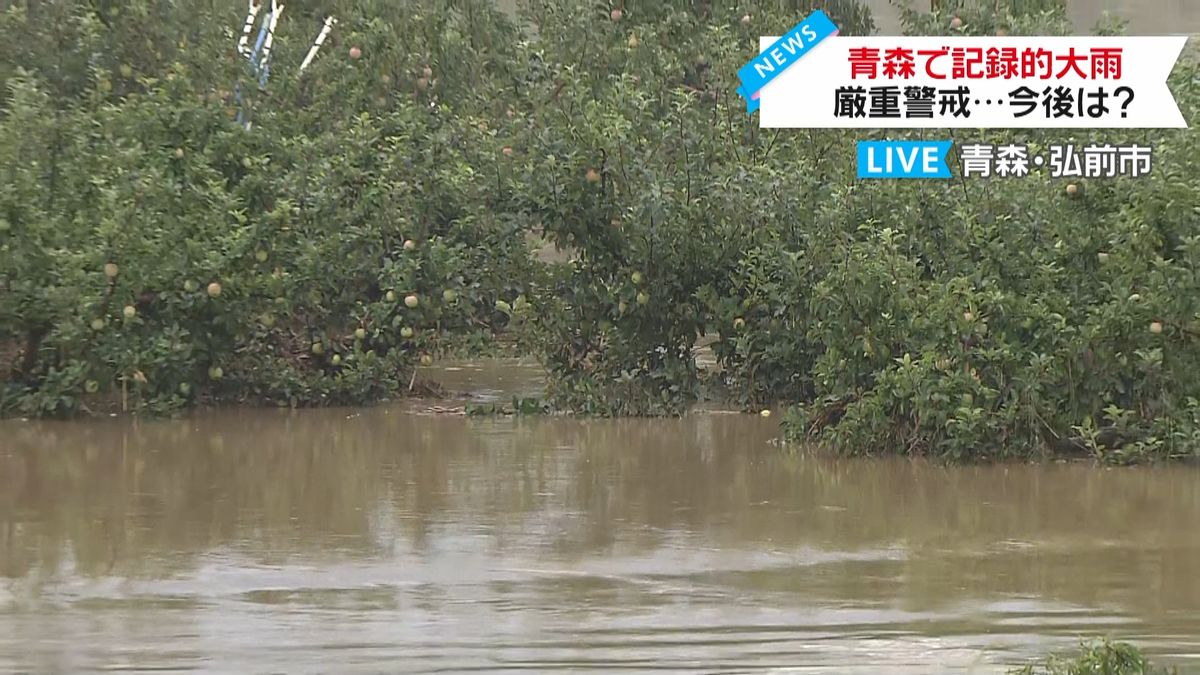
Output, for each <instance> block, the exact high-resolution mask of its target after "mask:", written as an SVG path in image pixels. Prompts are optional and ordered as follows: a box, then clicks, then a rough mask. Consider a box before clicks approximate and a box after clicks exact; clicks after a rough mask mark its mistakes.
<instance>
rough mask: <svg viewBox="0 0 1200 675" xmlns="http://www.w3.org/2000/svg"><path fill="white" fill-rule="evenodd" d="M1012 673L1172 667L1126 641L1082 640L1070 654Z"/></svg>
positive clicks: (1138, 674) (1116, 673) (1135, 674)
mask: <svg viewBox="0 0 1200 675" xmlns="http://www.w3.org/2000/svg"><path fill="white" fill-rule="evenodd" d="M1011 672H1012V674H1013V675H1171V674H1172V673H1175V672H1176V671H1175V670H1169V669H1167V668H1163V667H1159V666H1155V665H1154V664H1152V663H1151V662H1150V660H1149V659H1147V658H1146V656H1145V655H1144V654H1142V652H1141V650H1139V649H1138V648H1137V647H1134V646H1133V645H1131V644H1129V643H1126V642H1110V641H1108V640H1098V641H1094V642H1089V643H1085V644H1083V645H1082V646H1081V648H1080V649H1079V652H1078V653H1076V654H1071V655H1052V656H1050V657H1048V658H1047V659H1046V660H1045V661H1044V662H1042V663H1039V664H1031V665H1028V666H1025V667H1024V668H1021V669H1019V670H1013V671H1011Z"/></svg>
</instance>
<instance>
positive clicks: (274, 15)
mask: <svg viewBox="0 0 1200 675" xmlns="http://www.w3.org/2000/svg"><path fill="white" fill-rule="evenodd" d="M282 13H283V5H280V4H277V3H276V0H271V19H270V23H269V24H267V41H266V42H265V43H263V52H262V58H261V59H260V60H259V62H258V67H259V70H261V71H262V72H263V73H266V70H267V60H268V59H270V58H271V43H272V42H274V41H275V26H276V24H278V23H279V15H280V14H282Z"/></svg>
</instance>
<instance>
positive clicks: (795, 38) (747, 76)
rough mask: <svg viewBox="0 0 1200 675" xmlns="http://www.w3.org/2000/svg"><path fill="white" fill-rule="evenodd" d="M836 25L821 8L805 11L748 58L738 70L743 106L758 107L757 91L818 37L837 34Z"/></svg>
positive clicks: (792, 61)
mask: <svg viewBox="0 0 1200 675" xmlns="http://www.w3.org/2000/svg"><path fill="white" fill-rule="evenodd" d="M837 32H838V27H837V26H836V25H834V23H833V21H832V20H831V19H830V18H829V17H828V16H827V15H826V14H825V12H822V11H821V10H819V9H818V10H817V11H815V12H813V13H812V14H809V15H808V18H807V19H805V20H803V21H801V22H800V23H799V24H797V25H796V27H795V28H793V29H791V30H790V31H788V32H787V33H784V35H783V37H781V38H779V39H778V40H776V41H775V42H774V43H773V44H772V45H771V46H770V47H767V48H766V49H765V50H764V51H763V52H762V53H761V54H759V55H758V56H756V57H754V58H753V59H751V60H750V62H749V63H747V64H746V65H744V66H742V68H741V70H739V71H738V79H739V80H741V81H742V86H740V87H738V90H737V93H738V95H739V96H741V97H742V98H744V99H746V110H747V112H749V113H753V112H754V111H755V110H758V106H759V99H758V96H759V92H760V90H761V89H762V88H763V87H765V86H767V85H768V84H770V83H771V80H773V79H775V78H776V77H778V76H779V75H780V74H782V73H783V71H784V70H787V67H788V66H790V65H792V64H793V63H795V62H796V61H798V60H800V57H802V56H804V55H805V54H807V53H808V52H809V51H811V50H812V48H813V47H814V46H815V45H816V44H817V43H818V42H820V41H821V40H824V39H825V38H827V37H832V36H834V35H837Z"/></svg>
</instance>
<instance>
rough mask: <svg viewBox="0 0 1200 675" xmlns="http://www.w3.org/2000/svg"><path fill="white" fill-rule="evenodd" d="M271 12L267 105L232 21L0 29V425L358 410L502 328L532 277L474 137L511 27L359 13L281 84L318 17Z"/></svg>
mask: <svg viewBox="0 0 1200 675" xmlns="http://www.w3.org/2000/svg"><path fill="white" fill-rule="evenodd" d="M218 4H220V5H222V6H223V7H222V9H221V10H220V11H217V10H215V9H213V7H215V6H217V5H218ZM287 4H288V9H289V11H288V13H285V14H284V16H283V19H284V20H283V21H281V23H280V29H279V42H278V45H277V46H278V49H277V51H276V54H275V58H274V59H273V60H272V63H273V65H274V73H273V76H272V79H271V80H270V81H269V83H268V86H267V87H266V88H265V89H264V90H263V91H261V92H260V91H258V87H257V86H256V82H255V79H256V78H255V77H254V74H253V73H252V72H250V71H249V68H248V67H246V66H245V62H244V61H242V60H241V59H239V58H238V57H237V56H236V53H235V52H234V49H233V47H234V40H233V39H232V35H231V33H230V30H229V29H230V28H231V27H235V26H236V27H239V28H240V23H241V16H239V15H238V14H237V9H238V7H237V5H236V4H235V3H215V2H214V3H208V5H211V6H205V3H163V2H150V1H144V2H133V3H128V2H123V3H111V4H108V3H101V4H100V5H95V4H94V3H75V2H66V1H63V2H49V3H28V6H25V5H24V4H23V3H16V4H15V5H14V6H12V7H11V8H10V9H8V10H7V11H6V12H4V13H3V14H2V15H0V35H3V36H4V38H5V39H4V40H3V41H2V42H3V44H4V46H5V48H6V49H8V50H9V51H10V52H11V53H10V54H8V55H7V56H8V57H9V59H6V62H5V67H4V71H3V74H4V76H5V82H4V87H5V90H6V91H7V99H6V100H5V103H4V110H3V115H4V117H3V124H2V125H0V172H3V174H4V176H5V180H4V183H3V187H2V188H0V217H2V220H0V229H2V231H0V349H2V350H3V352H0V357H3V363H2V364H0V365H3V366H4V367H5V370H6V371H7V372H6V373H5V375H6V379H7V382H0V384H2V385H3V389H2V391H0V397H2V398H0V410H13V411H19V412H21V413H23V414H67V413H71V412H74V411H76V410H79V409H81V408H84V409H98V408H99V407H100V406H102V405H104V404H105V403H109V404H111V403H113V402H114V401H115V400H116V395H117V393H118V392H120V394H121V399H122V400H121V403H122V405H123V406H124V407H146V406H148V407H150V408H152V409H156V410H162V409H169V408H173V407H177V406H180V405H184V404H186V403H188V402H191V401H197V400H199V401H229V400H234V401H254V402H268V401H270V402H279V403H291V404H308V403H321V402H339V401H342V402H357V401H369V400H373V399H377V398H379V397H381V396H385V395H388V394H389V393H392V392H397V391H401V390H403V389H404V388H406V387H409V386H410V385H411V384H412V377H411V375H412V371H413V368H414V366H415V365H416V364H417V363H418V360H419V359H423V360H424V361H425V362H428V361H429V359H430V358H431V357H432V355H433V354H435V353H437V352H438V351H439V350H441V349H443V348H445V347H446V346H447V342H448V341H449V342H453V341H454V340H459V341H462V340H470V339H472V338H473V337H477V336H478V335H480V334H483V335H486V334H489V333H490V332H491V331H492V329H493V328H494V327H495V325H496V324H497V323H498V322H499V323H503V322H504V321H505V320H506V319H505V318H504V315H503V314H498V313H497V312H496V311H495V309H494V306H495V303H496V301H497V300H501V299H504V298H508V299H513V298H514V297H516V296H517V295H518V294H519V293H520V292H521V290H522V289H521V286H520V284H522V283H527V282H528V281H529V280H530V279H532V278H534V273H533V267H532V264H533V263H532V261H530V259H529V256H528V251H527V249H526V247H525V244H524V240H523V237H522V234H521V229H520V226H519V224H517V223H515V222H514V221H513V220H512V219H511V218H510V217H508V216H507V215H506V211H505V210H504V209H498V208H494V207H495V205H496V198H497V193H496V191H495V185H496V182H497V180H498V175H497V171H499V168H498V166H497V164H496V161H495V160H494V155H495V153H494V152H492V151H491V149H490V148H491V147H492V143H491V140H490V138H491V134H492V133H493V132H492V131H491V130H490V129H489V127H488V126H487V125H486V124H485V123H484V122H483V121H481V120H485V119H486V120H492V119H494V118H496V117H497V115H495V114H494V113H495V109H494V101H495V100H497V98H498V97H497V95H496V94H497V90H498V89H499V88H500V87H501V86H502V85H501V83H502V82H504V80H505V79H506V78H510V77H512V71H511V70H509V71H505V70H503V69H500V68H498V67H497V66H496V65H495V64H494V63H493V60H492V59H491V57H490V54H491V51H492V50H493V49H495V48H496V44H505V45H510V46H512V47H513V48H515V45H516V43H517V40H516V37H515V32H514V31H513V29H512V27H511V26H510V25H509V24H508V23H507V22H506V21H505V20H504V19H503V17H502V16H501V15H499V14H498V13H496V12H495V11H494V10H492V9H491V8H490V5H489V4H487V3H482V2H478V3H454V4H455V8H454V9H452V8H450V7H449V6H442V5H441V4H438V3H430V6H429V8H428V10H429V11H428V12H427V13H415V12H412V11H399V8H397V7H395V6H393V5H392V4H391V3H382V2H381V3H374V4H372V3H356V4H355V7H357V8H358V10H356V11H354V12H345V13H340V19H341V24H340V27H339V30H340V31H341V32H340V33H335V34H334V37H333V38H331V39H330V41H329V43H327V44H326V45H325V53H324V54H323V55H322V57H321V58H319V59H318V60H317V61H316V62H315V63H314V65H313V67H312V68H311V69H310V70H308V71H307V72H305V73H304V75H303V76H297V72H296V70H297V68H296V67H297V65H298V64H299V62H300V60H301V59H302V58H303V55H304V53H305V51H307V49H308V46H309V44H310V42H311V41H312V39H313V37H314V36H315V35H316V32H317V30H318V29H319V28H320V26H321V17H322V16H323V15H321V14H316V13H308V14H306V12H305V11H304V10H305V8H304V6H303V3H290V2H289V3H287ZM243 8H244V6H243ZM342 9H346V10H349V9H350V3H346V7H344V8H342ZM472 31H478V33H476V32H472ZM339 36H340V37H339ZM348 44H353V45H355V46H357V47H358V48H359V50H361V56H360V58H358V59H353V58H350V57H349V56H348ZM451 53H453V54H454V55H456V56H457V57H464V58H461V59H458V58H451V57H450V56H449V54H451ZM441 63H444V64H446V66H445V67H446V68H447V72H446V74H445V75H443V74H442V71H441V70H438V71H434V70H433V69H432V66H430V65H429V64H441ZM500 63H501V65H505V66H508V67H510V68H511V65H512V63H514V62H513V61H512V59H511V58H510V59H508V60H501V61H500ZM440 67H441V66H439V68H440ZM427 69H428V70H427ZM443 78H445V79H443ZM238 89H240V91H241V92H242V95H243V99H244V104H245V109H246V111H247V112H248V114H249V116H250V119H251V120H252V121H253V125H252V127H251V128H250V129H249V130H247V129H244V128H243V127H242V125H240V124H238V123H237V122H236V121H235V120H234V119H233V118H234V117H235V116H236V103H237V101H236V99H237V96H236V94H235V92H236V90H238ZM443 97H444V98H443ZM446 101H449V102H446ZM500 119H503V117H500Z"/></svg>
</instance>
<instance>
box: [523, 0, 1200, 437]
mask: <svg viewBox="0 0 1200 675" xmlns="http://www.w3.org/2000/svg"><path fill="white" fill-rule="evenodd" d="M781 4H786V3H767V2H763V3H758V4H757V6H756V7H755V8H753V9H751V11H750V12H749V13H748V14H744V12H745V10H744V9H742V8H734V7H727V8H726V7H722V8H716V7H707V6H705V7H704V8H697V7H696V6H695V5H693V4H692V3H687V2H681V3H656V4H655V5H654V6H653V7H652V8H650V7H644V6H642V5H640V4H638V5H634V4H633V3H629V4H627V5H626V6H625V11H624V13H623V15H622V16H621V17H620V20H619V21H613V20H611V17H609V16H608V12H607V11H606V10H607V7H608V6H604V7H603V8H597V7H596V6H595V5H593V4H591V3H578V4H571V3H556V4H555V6H554V7H548V6H546V5H545V4H534V5H533V8H532V9H533V17H532V18H531V21H533V22H534V23H536V24H537V26H538V35H539V36H550V37H547V38H545V39H543V40H539V41H537V42H535V43H533V47H532V49H533V51H532V52H531V59H532V60H533V61H534V63H535V64H536V67H535V68H533V69H532V71H531V75H530V78H529V80H530V81H529V82H528V83H527V84H526V86H527V87H528V89H529V91H530V92H531V93H530V97H531V98H532V99H533V100H534V101H537V102H544V106H543V107H542V108H540V109H539V108H534V109H533V110H532V111H531V112H530V117H529V118H528V119H527V120H526V128H525V129H524V130H523V132H522V136H521V139H520V141H519V144H520V148H521V151H522V156H523V159H524V164H525V166H524V174H523V175H522V176H521V178H520V179H519V180H515V185H514V191H515V192H516V193H517V194H518V195H519V196H520V198H521V199H522V200H523V202H522V209H523V210H524V211H525V212H528V213H530V214H534V215H535V217H536V218H537V219H539V220H540V223H541V225H542V227H543V228H544V229H545V230H546V232H547V233H549V234H550V235H551V236H553V237H554V238H555V239H556V240H557V241H558V242H559V243H560V244H561V245H563V246H564V247H569V248H570V249H571V250H572V251H573V252H574V254H575V258H574V260H573V262H572V263H571V264H570V265H569V266H566V267H565V268H564V269H563V270H561V271H560V277H559V279H558V283H557V284H556V285H554V286H552V287H549V288H547V289H545V290H546V292H544V293H541V294H539V295H538V297H537V298H535V299H534V300H533V302H534V304H535V305H536V306H537V307H536V312H535V314H536V315H537V317H538V328H539V330H540V331H541V334H542V345H543V347H544V352H545V354H546V360H547V363H548V365H549V369H550V373H551V383H552V393H554V394H556V395H557V397H558V398H557V400H558V402H559V403H560V404H563V405H566V406H568V407H571V408H574V409H578V410H584V411H588V412H599V413H605V414H622V413H638V414H641V413H649V414H655V413H664V412H667V413H670V412H676V411H678V410H682V409H684V408H686V407H687V405H688V404H689V403H691V402H692V401H693V400H694V399H695V398H697V397H698V396H700V395H702V393H703V392H704V390H705V387H704V382H703V374H702V373H701V372H699V370H698V369H697V368H696V366H695V360H694V358H693V351H694V348H695V347H696V345H697V340H698V338H699V337H701V336H704V335H706V334H712V333H715V338H716V342H715V343H714V344H713V349H714V351H715V353H716V355H717V358H718V360H719V363H720V366H721V368H720V373H719V382H713V383H710V384H714V385H718V388H719V390H720V391H721V392H723V394H724V395H728V396H732V397H733V398H734V400H736V401H740V402H742V403H744V404H745V405H747V406H749V405H752V404H753V405H760V404H764V403H783V404H789V403H794V404H799V405H798V406H797V408H796V410H795V411H794V412H793V413H792V414H791V415H789V417H788V418H787V420H786V428H787V430H788V432H789V435H790V436H791V437H792V438H795V439H811V440H816V441H818V442H827V443H829V444H831V445H833V446H834V447H837V448H839V449H841V450H843V451H847V452H876V451H890V452H912V453H929V454H936V455H939V456H943V457H947V458H966V457H981V456H992V457H998V456H1011V455H1019V456H1027V455H1029V454H1033V453H1037V452H1039V451H1040V450H1042V449H1048V450H1052V451H1058V452H1084V453H1092V454H1095V455H1098V456H1103V457H1104V458H1105V459H1109V460H1112V461H1127V460H1131V459H1136V458H1144V457H1150V456H1154V457H1167V456H1180V455H1184V454H1189V453H1194V452H1195V451H1196V448H1197V446H1196V445H1195V443H1194V440H1193V439H1194V438H1195V435H1196V433H1197V427H1196V425H1195V421H1194V420H1195V419H1196V415H1197V412H1198V411H1197V410H1196V408H1195V400H1196V399H1197V398H1200V379H1198V378H1197V377H1196V375H1195V373H1196V372H1197V366H1198V365H1200V364H1198V363H1197V362H1196V358H1197V356H1198V355H1200V349H1197V343H1196V340H1197V337H1198V334H1200V331H1198V330H1197V328H1198V327H1200V325H1198V324H1197V320H1198V319H1200V313H1198V312H1200V306H1198V305H1197V299H1196V298H1197V297H1198V296H1197V294H1196V293H1195V291H1196V290H1197V289H1198V288H1200V285H1198V279H1197V277H1196V274H1195V270H1196V264H1197V262H1198V258H1197V253H1198V251H1197V248H1196V246H1197V240H1196V238H1195V232H1196V224H1197V216H1198V215H1200V214H1198V213H1197V212H1196V210H1195V208H1194V206H1195V204H1197V203H1200V199H1198V198H1197V194H1196V192H1197V182H1196V180H1195V178H1194V177H1193V176H1190V175H1189V174H1188V173H1187V172H1188V170H1189V168H1190V166H1191V165H1192V164H1193V163H1194V159H1192V158H1194V157H1195V156H1196V142H1197V141H1196V136H1195V134H1190V133H1189V132H1186V131H1163V132H1149V133H1142V132H1139V133H1137V134H1129V133H1124V134H1121V133H1118V134H1112V133H1108V132H1105V133H1103V134H1101V133H1096V132H1088V131H1081V132H1078V133H1073V134H1067V133H1060V132H1039V131H1028V132H1025V131H1022V132H1021V133H1020V135H1017V134H1013V133H1008V132H1005V133H987V134H982V136H980V137H978V140H979V141H981V142H991V143H1002V142H1006V141H1014V140H1015V141H1022V142H1028V143H1030V144H1031V145H1032V146H1033V149H1034V150H1035V151H1036V150H1037V148H1039V147H1045V146H1046V145H1048V144H1050V143H1063V142H1071V143H1075V144H1086V143H1088V142H1092V141H1097V142H1101V143H1103V142H1110V143H1112V142H1117V141H1118V140H1120V138H1117V137H1124V138H1125V139H1127V140H1134V141H1137V142H1139V143H1143V144H1145V143H1147V142H1149V143H1151V144H1153V145H1154V148H1155V153H1156V156H1155V163H1156V164H1155V166H1156V170H1155V172H1154V174H1153V175H1152V176H1150V177H1146V178H1140V179H1133V180H1114V181H1080V182H1079V184H1078V185H1077V188H1078V189H1077V190H1076V191H1075V192H1074V193H1073V194H1068V192H1067V190H1066V187H1065V186H1066V181H1060V180H1053V179H1050V178H1048V177H1046V176H1045V175H1034V176H1030V177H1028V178H1024V179H1021V180H1003V179H991V180H989V181H984V182H961V181H947V182H935V183H928V182H924V183H912V182H906V181H879V182H863V181H857V180H856V179H855V177H854V168H853V156H852V152H851V151H850V150H848V149H849V148H852V147H853V141H854V140H856V139H857V138H858V137H859V136H860V135H859V134H857V133H848V132H844V131H837V130H831V131H812V132H807V131H798V132H787V131H764V130H760V129H757V128H756V123H755V121H754V120H753V118H751V117H748V116H746V114H745V108H744V103H743V101H741V100H740V99H739V98H737V97H736V96H734V95H732V92H733V91H734V89H735V88H736V86H737V83H736V80H735V75H734V74H735V73H736V71H737V69H738V67H739V66H740V65H742V63H744V61H745V54H746V51H747V49H746V47H747V46H748V45H753V44H754V42H755V40H756V38H757V35H758V34H759V33H760V32H762V31H761V30H759V28H760V27H764V26H769V27H777V26H781V25H792V24H793V23H794V22H795V21H796V20H797V19H798V18H799V17H800V16H802V13H800V12H795V11H792V12H789V8H787V7H781ZM942 4H943V5H944V6H943V7H942V11H941V13H939V14H921V13H917V12H915V11H911V10H910V11H908V12H907V13H906V15H905V17H906V19H907V21H908V29H909V30H910V31H911V32H922V33H948V32H961V33H966V34H992V33H996V32H1005V31H1009V32H1013V33H1045V32H1049V33H1059V34H1065V33H1067V32H1069V23H1068V22H1067V19H1066V16H1065V14H1064V12H1063V10H1062V7H1061V3H1055V2H1039V3H1029V2H1024V3H1022V2H1006V3H992V2H988V3H979V2H958V3H942ZM950 5H953V7H950ZM806 9H807V8H806ZM951 13H953V14H955V15H957V16H958V17H959V18H960V20H961V26H959V27H952V26H951V21H950V15H951ZM744 15H745V16H747V18H746V19H743V18H742V17H743V16H744ZM957 23H958V22H955V24H956V25H957ZM1110 28H1111V27H1110ZM1106 30H1109V29H1107V28H1106ZM585 34H588V35H591V36H592V37H591V38H590V41H588V40H585V39H584V37H583V36H584V35H585ZM585 43H587V46H586V47H584V48H582V50H581V48H580V45H584V44H585ZM1198 81H1200V80H1198V79H1197V77H1196V69H1195V67H1194V64H1187V65H1183V66H1181V67H1180V69H1179V72H1177V73H1176V74H1175V76H1174V78H1173V80H1172V83H1173V87H1174V89H1175V91H1176V94H1177V97H1178V99H1179V100H1180V102H1181V105H1182V107H1183V109H1184V110H1185V114H1186V115H1187V116H1188V117H1189V118H1192V119H1194V118H1195V114H1196V111H1197V108H1198V106H1197V104H1198V103H1200V98H1198V90H1197V86H1196V85H1197V83H1198ZM878 135H879V136H887V137H896V138H904V137H914V136H915V134H913V133H912V132H899V133H897V132H881V133H879V134H878ZM972 140H974V139H972ZM634 273H637V274H640V275H641V278H642V283H641V284H636V283H634V282H633V281H632V277H633V275H634ZM639 292H640V293H644V294H645V295H644V299H645V300H646V303H645V305H639V304H637V302H636V299H637V296H638V293H639ZM1152 325H1153V326H1154V328H1155V330H1157V329H1158V328H1161V329H1162V330H1161V332H1153V331H1152V330H1151V327H1152Z"/></svg>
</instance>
